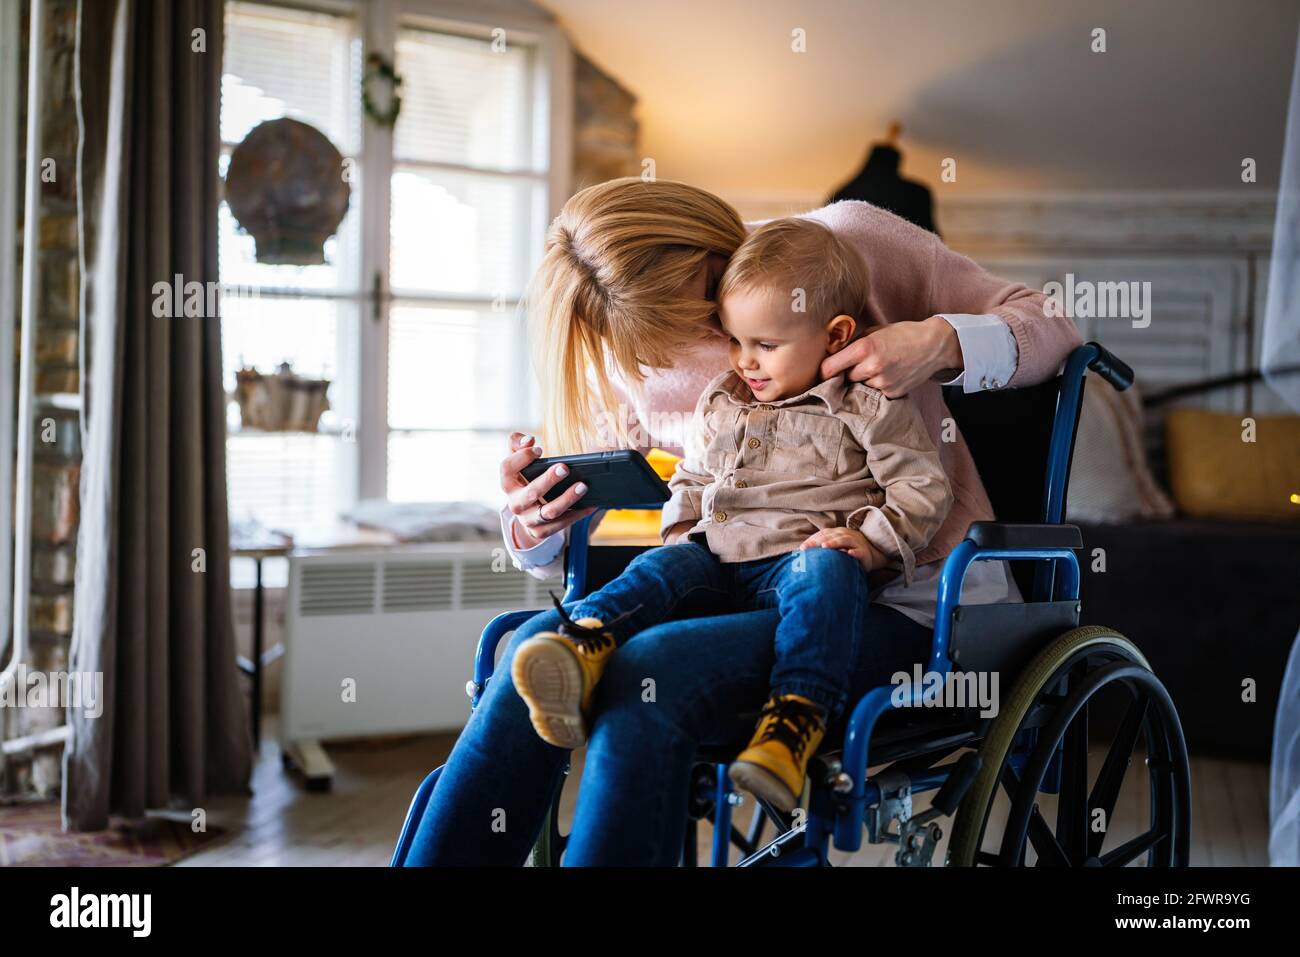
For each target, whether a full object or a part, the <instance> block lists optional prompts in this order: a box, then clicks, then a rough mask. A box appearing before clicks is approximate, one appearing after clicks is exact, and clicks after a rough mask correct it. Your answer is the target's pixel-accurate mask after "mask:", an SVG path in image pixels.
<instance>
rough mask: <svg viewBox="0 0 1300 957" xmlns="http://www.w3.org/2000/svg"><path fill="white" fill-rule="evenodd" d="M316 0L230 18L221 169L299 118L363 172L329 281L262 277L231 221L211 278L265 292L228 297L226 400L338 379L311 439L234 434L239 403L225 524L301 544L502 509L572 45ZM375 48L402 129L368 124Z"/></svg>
mask: <svg viewBox="0 0 1300 957" xmlns="http://www.w3.org/2000/svg"><path fill="white" fill-rule="evenodd" d="M318 5H319V8H320V9H313V8H312V6H311V5H310V4H308V3H305V2H301V3H300V2H296V0H295V2H292V3H287V2H286V3H283V4H281V3H273V2H256V3H254V2H245V0H229V2H228V3H227V5H226V45H225V53H224V57H225V59H224V63H225V76H224V77H223V81H222V104H221V131H222V141H223V147H222V156H221V158H220V162H221V167H222V170H223V172H224V169H225V165H226V163H227V162H228V158H229V153H230V151H231V149H233V148H234V146H235V145H237V144H238V143H239V141H240V140H241V139H242V138H243V137H244V136H245V135H246V134H247V132H248V131H249V130H250V129H252V128H253V127H254V126H255V125H256V124H257V123H259V122H262V121H264V120H269V119H274V118H277V117H280V116H291V117H293V118H295V119H300V120H302V121H304V122H306V123H310V124H311V125H313V126H315V127H317V128H318V129H319V130H321V132H323V133H324V134H325V135H326V136H327V137H329V139H330V140H331V142H333V143H334V145H335V146H336V147H337V148H338V149H339V151H340V152H341V153H342V154H343V155H344V156H345V157H347V158H348V159H350V160H351V161H352V163H351V167H352V173H353V174H354V175H352V177H351V182H352V186H353V192H352V197H351V202H350V205H349V209H348V213H347V216H346V218H345V219H344V221H343V224H342V226H341V227H340V229H339V231H338V233H337V234H336V235H335V236H334V237H333V238H332V239H331V240H330V241H329V242H328V243H327V245H326V250H325V253H326V260H327V261H326V263H325V264H324V265H319V266H271V265H265V264H260V263H257V262H256V261H255V259H254V255H253V250H254V247H253V240H252V238H251V237H249V236H247V235H244V234H243V233H242V231H241V230H240V229H239V228H238V226H237V224H236V223H235V221H234V219H233V217H232V216H231V215H230V213H229V210H228V209H227V208H226V207H225V206H224V205H223V206H222V210H221V219H220V229H221V236H220V257H221V258H220V262H221V281H222V283H223V284H227V285H231V284H237V285H239V286H240V287H241V288H248V289H249V290H250V291H251V292H252V293H253V295H251V296H249V297H246V298H245V297H238V298H235V297H230V296H228V297H226V298H225V299H224V300H223V315H222V335H223V342H224V345H223V350H224V353H225V355H224V361H225V370H226V383H227V388H228V389H229V390H231V391H232V392H233V389H234V385H235V372H236V370H237V369H239V368H240V367H241V366H255V367H256V368H258V369H259V370H260V371H262V372H271V371H274V369H275V368H276V367H277V366H278V365H279V364H280V363H281V362H286V361H287V362H289V363H291V364H292V366H293V368H294V369H295V371H297V372H299V373H300V374H303V375H309V376H322V377H325V378H328V379H330V380H331V386H330V391H329V400H330V403H331V409H330V411H329V412H328V413H326V415H325V417H324V418H323V419H322V422H321V430H320V432H319V433H310V434H307V433H304V434H285V433H278V432H277V433H258V432H255V431H253V430H250V429H245V428H241V427H240V425H239V420H238V412H237V410H236V409H235V407H234V406H233V405H232V413H231V422H230V425H231V430H230V436H229V439H228V442H227V453H228V467H227V468H228V478H229V486H230V508H231V516H232V518H233V519H234V520H236V521H239V520H243V519H249V518H253V519H256V520H257V521H259V522H261V523H262V524H264V525H267V526H269V527H273V528H287V529H290V530H292V529H294V528H301V527H304V526H308V525H321V524H328V523H330V522H332V521H333V520H334V518H335V517H336V516H337V514H338V513H339V512H341V511H344V510H346V509H347V507H348V506H349V505H351V504H352V503H353V502H354V501H355V500H356V499H357V498H360V497H378V496H387V497H388V498H390V499H393V500H397V501H428V500H448V499H469V500H480V501H484V502H488V503H493V504H494V503H495V502H496V500H497V498H498V497H499V493H498V492H497V491H496V488H497V482H496V468H497V464H498V462H499V460H500V457H501V451H502V448H503V447H504V436H505V435H506V434H507V433H508V432H509V431H511V430H513V429H515V428H521V427H523V428H530V427H533V426H534V425H535V423H536V421H537V419H538V416H537V414H536V411H535V395H534V390H533V389H532V388H531V387H530V385H529V377H528V375H527V360H526V350H525V343H524V329H523V320H522V316H521V315H520V308H519V302H520V298H521V296H522V292H523V289H524V286H525V284H526V283H527V280H528V276H529V274H530V273H531V272H532V270H533V268H534V267H535V265H536V262H537V258H538V256H539V255H540V251H541V240H542V236H543V234H544V230H545V228H546V223H547V222H548V220H549V218H550V216H551V215H552V214H553V213H554V211H555V210H556V209H557V208H558V205H559V202H560V201H562V200H563V199H564V197H565V195H567V194H566V193H565V192H564V188H565V187H566V186H567V182H566V177H564V176H557V175H555V173H554V170H555V169H557V168H559V169H567V153H566V152H565V151H564V150H563V149H558V144H560V143H562V142H563V140H564V138H563V137H560V136H558V134H557V130H566V131H567V110H568V109H569V107H568V105H567V104H566V103H563V102H562V100H561V96H562V95H567V86H566V85H565V83H566V81H565V79H564V76H565V70H566V69H567V67H568V60H567V59H566V58H567V55H568V54H567V48H566V47H565V45H564V42H563V40H562V38H561V37H560V34H559V33H558V31H557V30H555V28H554V27H553V26H550V25H548V24H544V23H523V24H519V23H513V22H508V23H504V24H503V23H486V22H485V23H472V22H467V21H465V20H464V19H452V17H453V16H455V14H454V13H453V12H450V11H454V10H455V9H464V8H463V7H453V6H450V5H449V6H448V7H447V9H446V10H444V9H443V5H442V3H440V2H439V0H372V2H369V3H367V4H364V5H360V4H352V3H346V2H340V0H319V4H318ZM462 16H463V15H462ZM435 18H436V19H435ZM492 18H493V19H494V20H495V19H496V18H497V17H496V14H495V13H494V14H493V15H492ZM367 31H370V32H369V34H367ZM367 50H374V51H377V52H379V53H380V54H381V55H382V56H384V57H385V58H387V59H389V60H390V61H391V62H393V63H394V65H395V67H396V70H397V72H398V73H399V74H400V75H401V76H402V77H403V83H402V87H401V95H402V111H401V114H400V116H399V119H398V122H397V124H396V126H395V128H393V129H387V128H385V127H383V126H382V125H380V124H378V123H375V122H374V121H372V120H369V119H367V118H365V117H364V115H363V110H362V106H361V96H360V87H361V83H362V78H363V74H364V70H365V57H364V53H365V51H367ZM557 156H558V157H560V158H561V159H562V162H558V163H557V162H556V157H557Z"/></svg>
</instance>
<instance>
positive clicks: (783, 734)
mask: <svg viewBox="0 0 1300 957" xmlns="http://www.w3.org/2000/svg"><path fill="white" fill-rule="evenodd" d="M825 734H826V710H825V709H824V708H822V707H821V706H820V705H817V704H814V703H813V702H811V701H809V700H808V699H807V698H804V697H801V696H800V695H796V694H787V695H774V696H773V697H772V698H771V699H770V700H769V701H768V702H767V704H766V705H764V706H763V712H762V715H761V716H760V717H759V719H758V728H757V729H755V731H754V737H753V738H752V739H751V740H750V742H749V747H748V748H746V749H745V750H744V751H742V752H741V753H740V756H739V757H737V758H736V760H735V761H733V762H732V763H731V767H730V768H728V769H727V775H728V776H729V777H730V778H731V781H732V783H733V784H735V785H736V787H738V788H743V789H744V790H746V791H748V792H750V793H751V794H753V795H756V796H757V797H760V798H762V799H763V800H765V801H767V802H768V803H770V804H771V805H772V806H774V807H776V808H777V809H779V810H781V811H784V812H785V813H787V814H788V813H789V812H790V811H793V810H794V808H795V805H796V804H798V803H799V795H800V794H802V793H803V779H804V775H805V774H807V772H808V760H809V758H811V757H812V756H813V755H814V754H816V753H817V746H818V745H819V744H821V740H822V737H823V736H824V735H825Z"/></svg>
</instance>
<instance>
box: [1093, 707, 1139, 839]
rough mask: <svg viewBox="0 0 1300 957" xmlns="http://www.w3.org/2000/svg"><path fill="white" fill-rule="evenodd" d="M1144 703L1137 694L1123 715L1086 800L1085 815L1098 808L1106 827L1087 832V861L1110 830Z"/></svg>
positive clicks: (1134, 743)
mask: <svg viewBox="0 0 1300 957" xmlns="http://www.w3.org/2000/svg"><path fill="white" fill-rule="evenodd" d="M1147 701H1148V698H1147V695H1146V693H1145V692H1143V691H1138V692H1137V695H1136V697H1135V698H1134V699H1133V701H1132V702H1131V703H1130V704H1129V707H1128V710H1127V711H1126V712H1125V713H1124V720H1123V721H1122V722H1120V726H1119V732H1118V733H1117V734H1116V736H1115V741H1114V743H1113V744H1111V746H1110V751H1109V752H1108V753H1107V755H1106V760H1105V761H1104V762H1103V763H1102V766H1101V771H1100V773H1099V774H1098V775H1097V783H1096V784H1094V785H1093V787H1092V794H1091V795H1089V797H1088V808H1089V812H1088V813H1089V814H1092V813H1093V812H1094V811H1095V810H1096V809H1097V808H1101V810H1102V811H1103V812H1104V814H1105V817H1104V818H1103V819H1102V820H1103V821H1104V823H1105V828H1104V829H1102V830H1100V831H1093V830H1092V829H1091V828H1089V831H1088V856H1089V857H1096V856H1098V855H1099V854H1100V853H1101V847H1102V844H1103V843H1104V842H1105V840H1106V833H1107V831H1109V830H1110V825H1111V815H1112V814H1113V813H1114V811H1115V801H1116V800H1117V799H1118V798H1119V791H1120V787H1121V786H1122V785H1123V784H1124V774H1125V773H1126V772H1127V771H1128V766H1129V762H1130V761H1131V760H1132V758H1133V747H1134V745H1136V744H1137V739H1138V734H1139V733H1140V732H1141V731H1142V722H1143V719H1144V718H1145V717H1146V713H1147Z"/></svg>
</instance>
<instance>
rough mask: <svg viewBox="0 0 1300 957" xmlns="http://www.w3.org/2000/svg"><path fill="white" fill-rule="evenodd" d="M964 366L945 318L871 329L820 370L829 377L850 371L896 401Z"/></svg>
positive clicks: (856, 380) (853, 377)
mask: <svg viewBox="0 0 1300 957" xmlns="http://www.w3.org/2000/svg"><path fill="white" fill-rule="evenodd" d="M963 367H964V363H963V362H962V357H961V344H960V343H959V342H958V341H957V332H956V330H955V329H953V327H952V326H951V325H949V324H948V321H947V320H946V319H944V318H943V317H942V316H931V317H930V318H929V319H922V320H921V321H920V322H891V323H889V324H888V325H885V326H876V327H874V328H872V329H868V330H867V334H866V335H864V336H863V337H862V338H861V339H856V340H854V341H853V342H850V343H849V344H848V345H847V346H845V347H844V348H843V349H841V350H840V351H839V352H837V353H835V354H834V355H831V356H827V357H826V358H825V359H824V360H822V369H821V372H822V378H823V379H829V378H830V377H831V376H833V375H836V374H837V373H840V372H843V371H844V370H845V369H848V370H849V378H850V379H852V380H853V381H854V382H865V383H866V384H867V385H869V386H871V387H872V388H873V389H879V390H880V391H881V392H883V393H884V394H885V396H886V397H887V398H890V399H897V398H898V397H899V396H902V395H907V394H908V393H909V392H911V391H912V390H913V389H915V388H916V387H917V386H919V385H921V384H923V383H925V382H927V381H929V380H930V379H932V378H934V377H935V375H937V374H938V373H939V372H940V371H942V370H946V369H952V370H953V373H952V374H953V375H954V376H955V375H956V374H957V373H958V372H960V371H961V370H962V368H963Z"/></svg>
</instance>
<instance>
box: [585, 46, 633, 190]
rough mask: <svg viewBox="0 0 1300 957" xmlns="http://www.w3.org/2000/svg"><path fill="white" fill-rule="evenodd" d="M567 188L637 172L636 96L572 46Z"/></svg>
mask: <svg viewBox="0 0 1300 957" xmlns="http://www.w3.org/2000/svg"><path fill="white" fill-rule="evenodd" d="M573 61H574V84H573V87H574V107H573V132H574V144H573V147H574V148H573V188H574V191H575V192H576V191H577V190H580V189H582V188H583V187H585V186H592V185H594V184H596V183H603V182H604V181H605V180H607V179H614V178H616V177H619V176H639V175H641V154H640V151H639V134H640V128H639V126H638V124H637V121H636V118H635V117H634V116H633V110H634V108H635V107H636V97H635V96H633V95H632V94H631V93H629V92H628V91H627V90H626V89H624V88H623V87H622V86H620V85H619V83H618V81H617V80H615V79H614V78H613V77H611V76H610V75H609V74H607V73H605V72H604V71H603V70H601V69H600V67H598V66H596V64H594V63H592V62H591V61H590V60H588V59H587V58H586V57H585V56H583V55H582V53H581V52H579V51H577V50H575V51H574V53H573Z"/></svg>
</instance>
